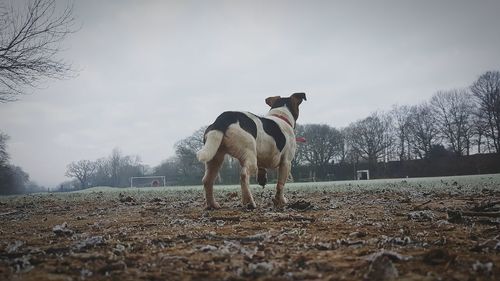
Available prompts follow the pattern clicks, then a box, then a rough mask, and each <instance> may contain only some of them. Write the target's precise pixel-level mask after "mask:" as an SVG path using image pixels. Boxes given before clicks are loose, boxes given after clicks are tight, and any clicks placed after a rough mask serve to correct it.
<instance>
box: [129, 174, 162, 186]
mask: <svg viewBox="0 0 500 281" xmlns="http://www.w3.org/2000/svg"><path fill="white" fill-rule="evenodd" d="M158 186H165V176H144V177H131V178H130V187H158Z"/></svg>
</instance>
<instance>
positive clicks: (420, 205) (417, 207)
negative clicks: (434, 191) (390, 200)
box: [413, 199, 432, 210]
mask: <svg viewBox="0 0 500 281" xmlns="http://www.w3.org/2000/svg"><path fill="white" fill-rule="evenodd" d="M431 202H432V199H429V200H427V201H425V202H424V203H422V204H419V205H417V206H415V207H414V208H413V210H418V209H420V208H422V207H423V206H425V205H427V204H429V203H431Z"/></svg>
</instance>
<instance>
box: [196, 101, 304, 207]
mask: <svg viewBox="0 0 500 281" xmlns="http://www.w3.org/2000/svg"><path fill="white" fill-rule="evenodd" d="M303 100H307V99H306V95H305V94H304V93H295V94H293V95H291V96H290V97H287V98H282V97H280V96H275V97H269V98H267V99H266V103H267V104H268V105H269V106H270V107H271V110H269V113H268V114H267V115H266V116H265V117H259V116H257V115H254V114H252V113H250V112H239V111H226V112H224V113H222V114H221V115H219V117H217V119H216V120H215V122H214V123H212V124H211V125H210V126H208V128H207V130H206V131H205V136H204V146H203V148H202V149H201V150H200V151H199V152H198V153H197V157H198V160H199V161H201V162H205V176H204V177H203V187H204V188H205V199H206V201H207V208H208V209H218V208H220V205H219V204H218V203H217V202H216V201H215V198H214V195H213V186H214V181H215V179H216V177H217V174H218V171H219V169H220V167H221V165H222V162H223V161H224V155H226V154H229V155H231V156H233V157H234V158H236V159H238V160H239V162H240V165H241V171H240V178H241V193H242V203H243V206H244V207H247V208H255V207H256V205H255V201H254V199H253V197H252V193H251V192H250V190H249V188H248V186H249V181H250V176H251V175H255V174H257V172H258V175H257V180H258V182H259V184H261V185H262V186H264V185H265V184H266V182H267V177H266V169H278V183H277V186H276V196H275V198H274V199H273V202H274V205H275V206H276V207H278V208H281V207H283V206H284V205H285V204H286V203H287V200H286V198H285V196H284V195H283V188H284V186H285V182H286V180H287V178H288V174H289V173H290V167H291V161H292V159H293V157H294V156H295V150H296V148H297V144H296V142H295V132H294V128H295V122H296V121H297V118H298V117H299V105H300V104H301V103H302V101H303Z"/></svg>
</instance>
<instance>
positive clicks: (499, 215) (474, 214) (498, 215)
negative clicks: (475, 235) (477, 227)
mask: <svg viewBox="0 0 500 281" xmlns="http://www.w3.org/2000/svg"><path fill="white" fill-rule="evenodd" d="M462 215H464V216H468V217H490V218H500V212H462Z"/></svg>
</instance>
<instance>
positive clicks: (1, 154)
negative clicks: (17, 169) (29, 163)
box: [0, 132, 9, 166]
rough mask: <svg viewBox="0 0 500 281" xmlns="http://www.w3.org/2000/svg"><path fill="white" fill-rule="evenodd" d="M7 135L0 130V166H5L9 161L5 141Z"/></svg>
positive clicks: (7, 137) (7, 138)
mask: <svg viewBox="0 0 500 281" xmlns="http://www.w3.org/2000/svg"><path fill="white" fill-rule="evenodd" d="M8 140H9V136H8V135H7V134H4V133H2V132H0V166H5V165H7V163H8V162H9V153H8V152H7V141H8Z"/></svg>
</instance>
